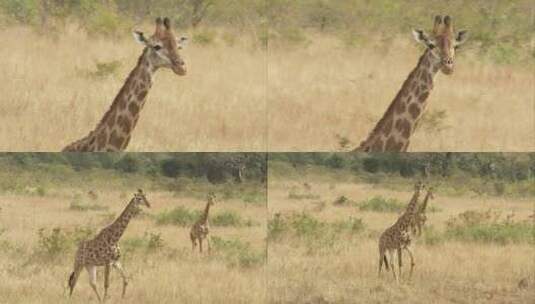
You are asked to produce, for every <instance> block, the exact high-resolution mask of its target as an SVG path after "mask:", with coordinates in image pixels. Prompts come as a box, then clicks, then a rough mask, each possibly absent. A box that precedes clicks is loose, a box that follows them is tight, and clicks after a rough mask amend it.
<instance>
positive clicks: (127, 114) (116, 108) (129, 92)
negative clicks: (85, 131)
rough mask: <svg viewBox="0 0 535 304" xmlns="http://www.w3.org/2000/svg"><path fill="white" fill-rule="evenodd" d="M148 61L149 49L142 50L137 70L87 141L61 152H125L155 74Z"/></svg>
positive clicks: (81, 140) (90, 133)
mask: <svg viewBox="0 0 535 304" xmlns="http://www.w3.org/2000/svg"><path fill="white" fill-rule="evenodd" d="M148 57H149V54H148V49H145V50H144V51H143V54H141V56H140V57H139V59H138V62H137V65H136V67H135V68H134V69H133V70H132V71H131V72H130V74H129V75H128V78H127V79H126V81H125V83H124V85H123V86H122V88H121V90H120V91H119V93H118V94H117V96H116V97H115V99H114V100H113V103H112V104H111V106H110V108H109V109H108V111H107V112H106V113H105V114H104V116H103V117H102V119H101V121H100V122H99V123H98V124H97V126H96V127H95V129H94V130H93V131H91V132H89V135H87V136H86V137H84V138H82V139H80V140H78V141H75V142H73V143H72V144H70V145H68V146H67V147H65V148H64V149H63V151H64V152H96V151H123V150H124V149H126V147H127V146H128V143H129V141H130V136H131V134H132V132H133V130H134V128H135V126H136V124H137V121H138V119H139V113H140V112H141V109H143V106H144V104H145V100H146V96H147V94H148V92H149V90H150V88H151V86H152V76H153V74H154V72H155V71H156V69H155V68H154V67H153V66H152V65H151V64H150V62H149V60H148Z"/></svg>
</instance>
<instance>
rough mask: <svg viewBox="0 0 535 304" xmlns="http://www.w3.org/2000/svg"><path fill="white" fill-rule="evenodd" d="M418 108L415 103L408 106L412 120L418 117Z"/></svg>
mask: <svg viewBox="0 0 535 304" xmlns="http://www.w3.org/2000/svg"><path fill="white" fill-rule="evenodd" d="M420 112H421V111H420V106H418V105H417V104H416V103H412V104H411V105H410V106H409V113H411V116H412V118H413V119H416V117H418V115H420Z"/></svg>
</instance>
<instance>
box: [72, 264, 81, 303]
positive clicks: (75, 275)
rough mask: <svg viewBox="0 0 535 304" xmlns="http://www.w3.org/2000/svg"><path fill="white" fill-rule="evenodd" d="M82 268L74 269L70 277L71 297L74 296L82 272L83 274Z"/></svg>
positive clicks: (76, 267)
mask: <svg viewBox="0 0 535 304" xmlns="http://www.w3.org/2000/svg"><path fill="white" fill-rule="evenodd" d="M82 269H83V268H82V267H81V266H78V265H76V266H75V268H74V271H73V272H72V273H71V276H70V277H69V288H70V293H69V297H70V296H72V292H73V290H74V286H76V282H77V281H78V277H79V276H80V272H82Z"/></svg>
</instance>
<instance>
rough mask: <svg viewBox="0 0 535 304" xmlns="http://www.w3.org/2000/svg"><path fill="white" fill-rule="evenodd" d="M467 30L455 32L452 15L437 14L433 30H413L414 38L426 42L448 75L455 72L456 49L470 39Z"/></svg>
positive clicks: (441, 68)
mask: <svg viewBox="0 0 535 304" xmlns="http://www.w3.org/2000/svg"><path fill="white" fill-rule="evenodd" d="M467 33H468V32H467V31H464V30H463V31H459V32H457V33H455V30H454V29H453V24H452V21H451V17H450V16H445V17H444V18H442V16H436V17H435V25H434V27H433V32H432V33H431V35H428V34H427V33H425V32H424V31H423V30H413V32H412V34H413V36H414V39H416V41H418V42H419V43H422V44H424V45H425V46H426V47H427V48H428V49H429V51H430V52H431V54H432V55H433V57H434V58H435V59H436V61H437V63H439V65H440V70H441V71H442V73H444V74H446V75H450V74H451V73H453V67H454V60H455V51H456V50H457V49H458V48H459V47H460V46H461V45H462V44H463V43H465V42H466V40H467V39H468V35H467Z"/></svg>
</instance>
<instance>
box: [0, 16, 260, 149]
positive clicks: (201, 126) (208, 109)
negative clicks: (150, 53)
mask: <svg viewBox="0 0 535 304" xmlns="http://www.w3.org/2000/svg"><path fill="white" fill-rule="evenodd" d="M144 29H147V30H148V29H152V27H145V28H144ZM0 33H1V35H2V37H4V39H5V40H4V43H5V45H9V46H10V47H9V48H2V49H1V50H0V56H1V57H2V58H3V59H2V60H1V61H0V70H2V73H1V76H0V83H2V96H1V97H0V118H1V120H2V122H3V127H2V128H1V130H0V142H2V143H1V144H0V150H7V151H52V152H55V151H59V150H61V149H62V148H63V147H64V146H65V145H66V144H68V143H70V142H71V141H73V140H75V139H78V138H81V137H82V136H85V135H86V134H87V133H88V132H89V131H90V130H91V129H92V128H94V126H95V125H96V124H97V123H98V122H99V121H100V118H101V117H102V116H103V114H104V113H105V111H106V110H107V109H108V107H109V105H110V104H111V102H112V100H113V98H114V97H115V95H116V94H117V92H118V91H119V89H120V87H121V86H122V84H123V82H124V80H125V79H126V76H127V75H128V73H129V72H130V71H131V69H133V67H134V66H135V63H136V62H137V59H138V57H139V55H140V54H141V51H142V47H141V46H140V45H139V44H137V43H136V42H135V41H134V39H133V38H132V36H131V35H130V34H129V33H125V35H124V38H123V39H122V40H119V41H112V40H109V39H90V38H88V37H87V36H86V35H85V34H83V33H82V32H80V31H79V30H77V29H75V28H70V29H69V30H67V32H66V33H65V34H62V35H61V36H59V37H58V39H57V40H54V39H51V37H41V36H39V35H37V34H36V33H35V32H32V31H31V30H30V29H28V28H10V29H3V30H0ZM177 34H178V33H177ZM263 54H264V53H263V51H261V50H258V49H257V50H253V49H252V47H248V46H247V42H243V46H235V47H229V46H226V45H225V44H224V43H218V44H217V45H215V46H208V47H198V46H195V45H190V46H189V47H188V48H187V49H186V50H184V51H183V57H184V60H185V61H186V64H187V66H188V75H187V76H185V77H179V76H176V75H175V74H173V73H172V72H171V71H159V72H157V75H156V78H155V81H154V85H153V87H152V89H151V91H150V93H149V95H148V99H147V104H146V106H145V107H144V109H143V113H142V115H141V116H142V117H141V119H140V121H139V123H138V125H137V127H136V130H135V135H134V136H133V138H132V141H131V143H130V146H129V148H128V150H129V151H158V152H163V151H265V150H266V148H265V147H266V136H265V134H266V126H267V125H266V111H265V108H266V107H265V85H264V83H265V78H266V77H265V75H266V72H265V71H266V69H265V55H263ZM115 60H119V61H120V63H121V66H120V69H119V71H118V72H117V73H116V75H114V76H113V77H110V78H108V79H102V80H95V79H88V78H87V77H83V75H81V74H83V73H80V71H92V70H95V64H96V62H110V61H115Z"/></svg>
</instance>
